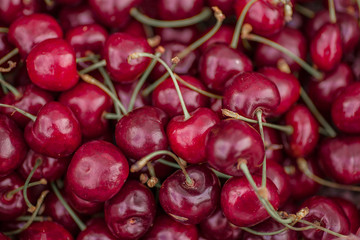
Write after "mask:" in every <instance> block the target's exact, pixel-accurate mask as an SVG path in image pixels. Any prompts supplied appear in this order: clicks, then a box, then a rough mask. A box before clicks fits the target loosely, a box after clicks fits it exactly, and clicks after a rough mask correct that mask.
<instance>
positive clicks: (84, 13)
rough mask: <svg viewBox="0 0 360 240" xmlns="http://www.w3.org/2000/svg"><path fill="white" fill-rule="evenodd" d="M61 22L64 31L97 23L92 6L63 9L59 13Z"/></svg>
mask: <svg viewBox="0 0 360 240" xmlns="http://www.w3.org/2000/svg"><path fill="white" fill-rule="evenodd" d="M59 22H60V25H61V27H62V28H63V29H64V31H68V30H69V29H71V28H74V27H78V26H81V25H88V24H93V23H96V20H95V16H94V13H93V12H92V11H91V8H90V6H88V5H82V6H76V7H73V6H68V7H63V8H62V9H61V10H60V12H59Z"/></svg>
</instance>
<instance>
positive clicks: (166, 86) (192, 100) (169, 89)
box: [152, 75, 209, 117]
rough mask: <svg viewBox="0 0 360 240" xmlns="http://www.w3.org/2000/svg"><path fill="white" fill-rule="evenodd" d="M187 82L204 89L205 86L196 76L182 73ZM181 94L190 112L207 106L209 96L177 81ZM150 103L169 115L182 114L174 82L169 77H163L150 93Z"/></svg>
mask: <svg viewBox="0 0 360 240" xmlns="http://www.w3.org/2000/svg"><path fill="white" fill-rule="evenodd" d="M180 77H181V78H182V79H183V80H184V81H186V82H187V83H189V84H191V85H193V86H195V87H196V88H199V89H201V90H204V91H206V88H205V86H204V85H203V84H202V82H200V81H199V80H198V79H197V78H194V77H192V76H188V75H184V76H182V75H181V76H180ZM178 84H179V87H180V91H181V94H182V96H183V99H184V101H185V105H186V107H187V109H188V111H190V112H192V111H194V110H196V109H198V108H200V107H207V106H208V104H209V98H208V97H206V96H204V95H202V94H200V93H198V92H196V91H194V90H192V89H190V88H188V87H186V86H184V84H182V83H178ZM152 104H153V105H154V106H155V107H158V108H160V109H162V110H163V111H164V112H166V113H167V114H168V115H169V116H170V117H174V116H177V115H181V116H183V110H182V108H181V103H180V100H179V96H178V94H177V92H176V89H175V85H174V82H173V80H172V79H171V78H167V79H165V81H163V82H162V83H161V84H159V86H157V87H156V89H155V90H154V91H153V93H152Z"/></svg>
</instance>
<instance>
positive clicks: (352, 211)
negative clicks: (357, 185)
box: [331, 197, 360, 233]
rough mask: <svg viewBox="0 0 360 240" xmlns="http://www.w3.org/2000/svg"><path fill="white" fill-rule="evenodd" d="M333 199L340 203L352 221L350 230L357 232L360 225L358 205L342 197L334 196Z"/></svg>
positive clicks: (350, 221)
mask: <svg viewBox="0 0 360 240" xmlns="http://www.w3.org/2000/svg"><path fill="white" fill-rule="evenodd" d="M331 199H332V200H333V201H335V202H336V203H337V204H339V205H340V207H341V209H342V210H343V211H344V213H345V215H346V217H347V218H348V220H349V223H350V232H352V233H356V231H357V230H358V228H359V226H360V215H359V212H358V209H357V207H356V205H355V204H354V203H352V202H350V201H349V200H346V199H344V198H341V197H332V198H331Z"/></svg>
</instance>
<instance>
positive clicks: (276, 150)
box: [263, 127, 284, 163]
mask: <svg viewBox="0 0 360 240" xmlns="http://www.w3.org/2000/svg"><path fill="white" fill-rule="evenodd" d="M263 131H264V140H265V142H264V145H265V154H266V159H267V160H268V161H274V162H277V163H281V162H282V161H283V159H284V156H283V151H282V149H283V145H282V142H281V137H280V133H279V131H277V130H275V129H272V128H269V127H265V128H264V129H263Z"/></svg>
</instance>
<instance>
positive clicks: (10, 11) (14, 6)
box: [0, 0, 41, 25]
mask: <svg viewBox="0 0 360 240" xmlns="http://www.w3.org/2000/svg"><path fill="white" fill-rule="evenodd" d="M40 7H41V5H40V2H39V1H37V0H29V1H16V0H4V1H2V2H1V4H0V21H2V22H5V23H6V24H8V25H10V24H11V23H12V22H14V21H15V20H16V19H17V18H19V17H21V16H25V15H31V14H33V13H35V12H38V11H40Z"/></svg>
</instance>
